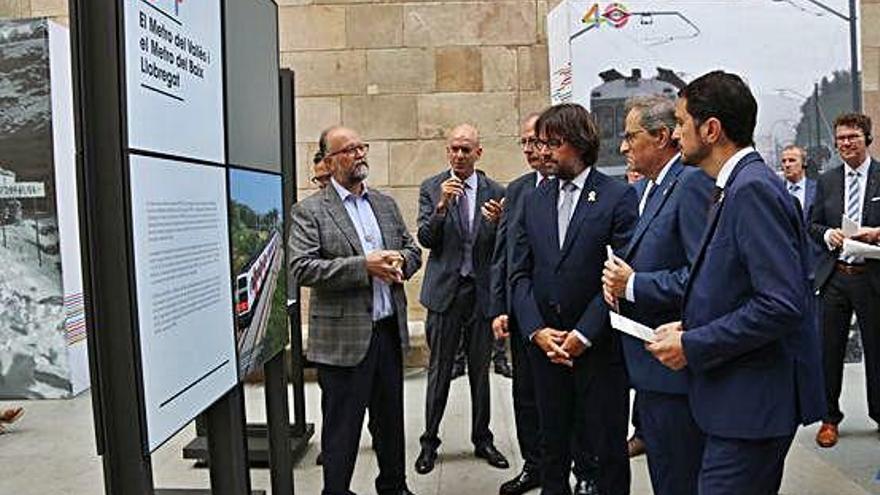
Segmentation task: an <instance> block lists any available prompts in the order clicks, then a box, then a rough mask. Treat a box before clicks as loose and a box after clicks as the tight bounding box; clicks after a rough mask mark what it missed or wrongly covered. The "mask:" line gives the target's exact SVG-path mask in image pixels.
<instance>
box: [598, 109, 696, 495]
mask: <svg viewBox="0 0 880 495" xmlns="http://www.w3.org/2000/svg"><path fill="white" fill-rule="evenodd" d="M674 129H675V103H674V102H673V100H670V99H669V98H667V97H664V96H652V97H645V98H637V99H634V100H632V101H630V102H629V112H628V114H627V117H626V123H625V129H624V131H625V132H624V135H623V141H622V142H621V144H620V152H621V153H622V154H623V155H624V156H625V157H626V160H627V162H628V163H630V164H631V165H632V166H633V168H635V169H636V170H637V171H638V172H640V173H642V175H644V176H645V177H646V180H647V181H648V182H647V187H646V191H645V194H643V195H642V198H641V201H640V203H639V213H640V217H639V223H638V225H637V226H636V231H635V233H634V234H633V238H632V240H630V243H629V245H628V246H627V247H626V249H624V250H623V252H622V253H621V256H620V258H615V259H614V260H609V261H607V262H606V263H605V271H604V273H603V277H602V280H603V282H604V292H605V301H606V302H607V303H608V304H609V305H610V306H611V307H619V309H620V312H621V313H622V314H624V315H625V316H627V317H630V318H632V319H634V320H636V321H638V322H639V323H642V324H645V325H648V326H650V327H652V328H655V327H658V326H660V325H662V324H664V323H668V322H670V321H678V320H680V319H681V302H682V297H683V296H684V289H685V284H686V283H687V278H688V274H689V272H690V265H691V263H693V261H694V259H695V258H696V256H697V250H698V249H699V247H700V239H701V238H702V236H703V232H704V231H705V230H706V215H707V213H708V211H709V206H710V198H711V195H712V189H713V186H712V179H710V178H709V176H708V175H706V174H705V173H704V172H702V171H701V170H700V169H698V168H696V167H690V166H685V165H683V164H682V163H681V160H680V156H681V155H680V153H679V152H678V142H677V141H676V140H674V139H672V132H673V130H674ZM621 338H622V344H623V351H624V357H625V358H626V368H627V371H628V372H629V379H630V384H631V385H632V386H633V387H634V388H635V389H636V393H637V394H638V401H639V402H638V404H639V406H638V407H639V409H638V414H639V416H640V422H641V425H640V426H641V432H642V437H643V439H644V441H645V444H646V449H647V455H648V469H649V472H650V475H651V485H652V486H653V488H654V493H655V495H688V494H694V495H696V493H697V474H698V473H699V470H700V464H701V462H702V456H703V434H702V432H701V431H700V429H699V427H698V426H697V425H696V423H695V422H694V418H693V416H692V415H691V411H690V407H689V406H688V397H687V392H688V378H687V372H685V371H683V370H681V371H673V370H670V369H668V368H666V367H664V366H663V365H662V364H661V363H660V362H659V361H657V360H656V359H654V356H652V355H651V354H650V353H649V352H648V351H647V350H646V349H645V345H644V342H643V341H641V340H639V339H636V338H634V337H631V336H629V335H623V336H622V337H621Z"/></svg>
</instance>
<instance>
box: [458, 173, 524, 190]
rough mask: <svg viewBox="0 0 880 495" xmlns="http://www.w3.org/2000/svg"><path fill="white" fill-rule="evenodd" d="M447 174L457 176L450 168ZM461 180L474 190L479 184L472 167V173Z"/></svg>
mask: <svg viewBox="0 0 880 495" xmlns="http://www.w3.org/2000/svg"><path fill="white" fill-rule="evenodd" d="M539 175H540V174H539ZM449 176H450V177H458V176H457V175H455V172H454V171H453V170H452V169H451V168H450V169H449ZM462 182H464V183H465V184H467V185H469V186H471V189H473V190H474V191H476V190H477V185H478V184H479V181H477V170H476V169H474V171H473V173H472V174H471V175H470V176H469V177H468V178H467V179H465V180H464V181H462Z"/></svg>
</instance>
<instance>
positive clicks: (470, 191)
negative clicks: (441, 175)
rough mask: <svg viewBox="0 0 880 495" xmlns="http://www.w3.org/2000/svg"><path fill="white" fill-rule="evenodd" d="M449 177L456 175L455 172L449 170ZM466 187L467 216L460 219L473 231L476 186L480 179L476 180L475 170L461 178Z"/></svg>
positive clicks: (475, 209)
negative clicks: (465, 177)
mask: <svg viewBox="0 0 880 495" xmlns="http://www.w3.org/2000/svg"><path fill="white" fill-rule="evenodd" d="M449 176H450V177H458V176H457V175H455V172H453V171H452V170H450V171H449ZM462 182H464V183H465V184H467V185H468V187H465V188H464V193H465V194H466V195H467V202H468V204H467V206H468V217H467V218H463V219H462V220H464V221H466V222H467V223H468V231H470V232H473V230H474V214H475V213H476V211H477V186H479V184H480V181H478V180H477V171H476V170H475V171H474V172H473V173H472V174H471V175H470V176H468V178H467V179H465V180H463V181H462Z"/></svg>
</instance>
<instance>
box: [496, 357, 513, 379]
mask: <svg viewBox="0 0 880 495" xmlns="http://www.w3.org/2000/svg"><path fill="white" fill-rule="evenodd" d="M495 374H496V375H501V376H503V377H504V378H513V369H512V368H511V367H510V363H508V362H507V360H504V361H498V362H496V363H495Z"/></svg>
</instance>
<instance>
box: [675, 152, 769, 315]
mask: <svg viewBox="0 0 880 495" xmlns="http://www.w3.org/2000/svg"><path fill="white" fill-rule="evenodd" d="M753 154H754V155H757V153H749V154H748V155H746V156H745V157H743V158H742V159H741V160H740V161H739V163H737V164H736V166H735V167H734V168H733V172H731V174H730V177H728V179H727V183H726V184H725V185H724V191H723V192H722V193H721V200H720V201H719V202H718V203H717V204H714V205H712V208H713V209H714V211H712V212H710V218H709V225H708V226H707V228H706V233H705V234H703V240H702V241H700V250H699V251H698V252H697V257H696V258H695V259H694V265H693V267H692V268H691V274H690V276H689V277H688V281H687V285H686V286H685V290H684V299H682V300H683V301H685V302H687V299H688V295H689V294H690V292H691V287H692V286H693V281H694V279H696V278H697V277H696V275H697V272H698V271H699V270H700V268H701V267H702V265H703V258H704V257H705V254H706V248H707V247H709V243H710V242H712V237H713V236H714V235H715V229H716V228H717V227H718V222H719V220H720V219H721V211H722V210H723V209H724V203H725V199H724V195H725V193H726V192H727V191H729V190H730V188H731V187H732V186H733V182H734V180H736V176H737V175H739V173H740V172H741V171H742V170H743V169H744V168H745V167H746V166H747V165H748V164H749V162H751V161H752V160H751V157H752V155H753Z"/></svg>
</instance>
